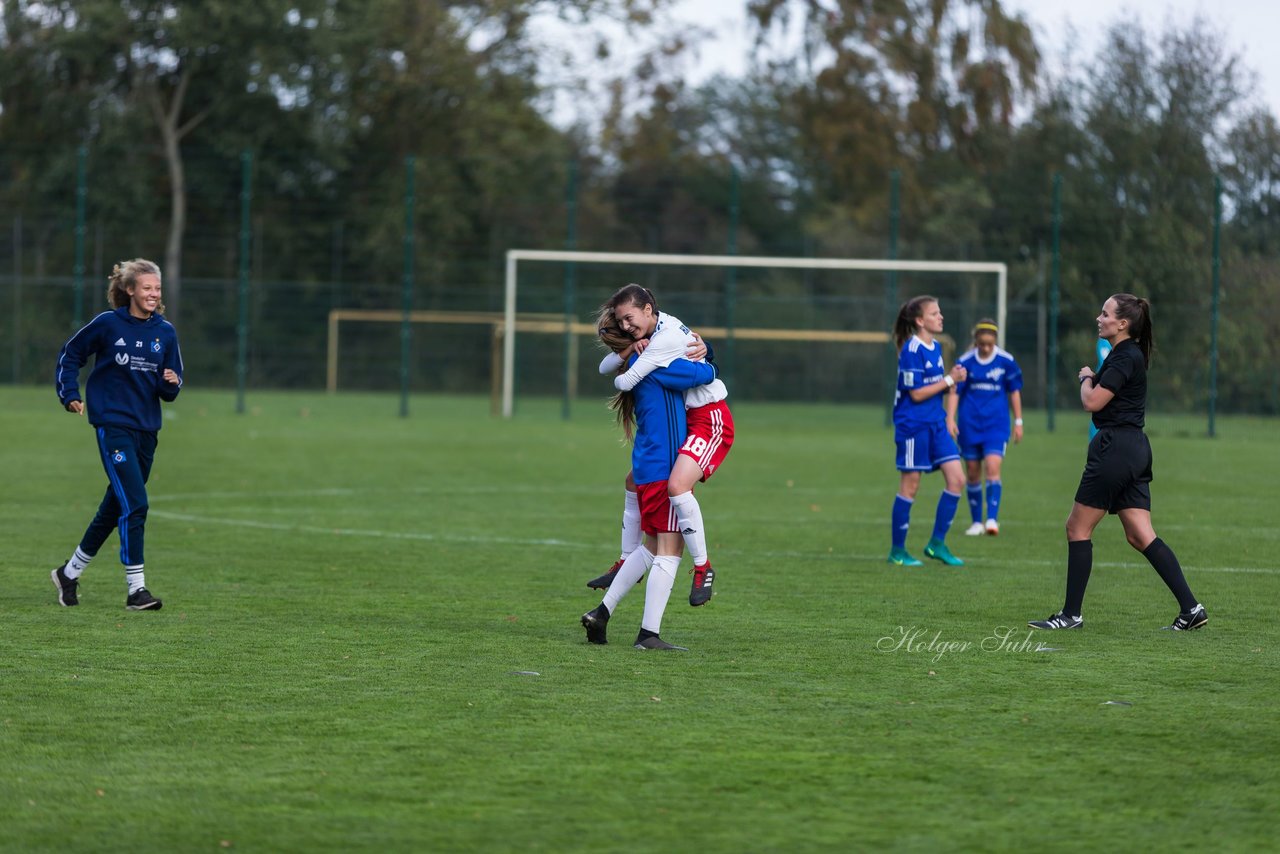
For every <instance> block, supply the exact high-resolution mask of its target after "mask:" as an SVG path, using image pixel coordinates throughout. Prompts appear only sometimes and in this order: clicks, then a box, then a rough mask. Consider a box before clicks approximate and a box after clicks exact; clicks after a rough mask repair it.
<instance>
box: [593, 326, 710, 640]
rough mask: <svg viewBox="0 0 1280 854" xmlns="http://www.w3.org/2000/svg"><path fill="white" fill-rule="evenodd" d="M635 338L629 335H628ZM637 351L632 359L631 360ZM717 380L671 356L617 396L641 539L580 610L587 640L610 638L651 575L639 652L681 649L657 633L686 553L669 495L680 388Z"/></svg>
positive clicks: (682, 419) (681, 421) (617, 341)
mask: <svg viewBox="0 0 1280 854" xmlns="http://www.w3.org/2000/svg"><path fill="white" fill-rule="evenodd" d="M608 333H609V330H608V329H606V330H605V331H604V332H602V334H601V338H602V340H605V342H606V343H609V344H611V346H613V347H615V348H616V349H618V350H622V349H623V348H625V347H626V346H627V344H626V343H625V338H624V337H622V336H616V335H610V334H608ZM625 337H626V338H631V339H633V340H634V334H631V335H627V336H625ZM635 358H636V357H635V356H633V357H632V360H631V364H634V360H635ZM715 378H716V372H715V367H714V366H713V365H712V364H710V363H706V362H691V361H689V360H688V359H684V358H676V359H674V360H672V361H671V362H670V363H669V364H667V365H665V366H663V367H655V368H653V369H652V370H650V371H649V372H648V373H647V374H646V375H645V376H644V377H643V378H642V379H640V380H639V381H638V382H637V383H636V384H635V385H634V386H632V388H631V390H630V391H620V392H618V393H617V394H616V395H615V396H614V400H613V407H614V409H615V410H616V411H617V413H618V420H619V423H620V424H621V425H622V427H623V429H624V430H625V432H626V434H627V436H628V438H631V437H632V436H633V430H634V441H633V446H632V452H631V476H632V479H633V480H634V482H635V485H636V494H637V499H638V505H639V507H638V509H639V514H640V525H641V528H642V530H643V532H644V534H645V541H644V543H643V544H641V545H640V546H639V547H637V548H636V549H635V550H634V551H632V552H631V553H630V554H629V555H628V556H627V557H626V559H625V560H624V561H623V563H622V566H621V567H620V568H619V569H618V570H617V574H616V575H615V577H614V578H613V579H612V580H611V583H610V584H609V587H608V590H607V592H606V593H605V595H604V600H603V601H602V602H601V603H600V605H598V606H597V607H596V608H593V609H592V610H590V611H588V612H587V613H585V614H583V615H582V625H583V627H584V628H585V629H586V630H587V640H588V641H589V642H591V643H599V644H603V643H607V642H608V641H607V627H608V622H609V618H610V617H611V616H612V614H613V612H614V610H615V608H616V607H617V605H618V603H619V602H620V601H621V600H622V598H623V597H624V596H626V594H627V593H628V592H629V591H630V590H631V588H632V587H633V586H635V584H636V582H637V581H639V580H640V578H641V577H642V576H643V575H644V574H645V572H646V571H648V572H649V584H648V588H647V590H646V592H645V607H644V616H643V618H642V620H641V623H640V632H639V634H638V635H637V637H636V642H635V646H636V648H638V649H683V647H677V646H673V645H671V644H669V643H667V642H666V641H664V640H663V639H662V638H661V637H660V636H659V632H660V630H661V626H662V615H663V613H664V612H665V610H666V606H667V601H668V600H669V599H670V597H671V589H672V587H673V586H674V584H675V576H676V571H677V569H678V568H679V566H680V558H681V556H682V554H683V550H684V541H683V539H682V536H681V533H680V532H681V525H680V519H679V516H678V515H677V510H676V508H675V507H674V505H673V502H672V500H671V496H670V495H669V494H668V480H669V479H670V477H671V475H672V469H673V467H674V466H675V464H676V461H677V458H678V457H679V456H680V452H681V449H682V446H683V445H684V444H685V440H686V432H687V421H686V416H685V398H684V394H683V393H684V392H685V391H687V390H689V389H691V388H695V387H697V386H702V385H706V384H707V383H710V382H713V381H714V380H715Z"/></svg>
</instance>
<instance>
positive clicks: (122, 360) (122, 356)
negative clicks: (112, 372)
mask: <svg viewBox="0 0 1280 854" xmlns="http://www.w3.org/2000/svg"><path fill="white" fill-rule="evenodd" d="M116 364H117V365H127V364H129V354H128V353H116Z"/></svg>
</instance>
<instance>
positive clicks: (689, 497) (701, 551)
mask: <svg viewBox="0 0 1280 854" xmlns="http://www.w3.org/2000/svg"><path fill="white" fill-rule="evenodd" d="M671 507H672V509H674V510H675V511H676V519H677V520H678V521H679V522H680V534H681V535H682V536H683V537H684V544H685V547H686V548H688V549H689V554H690V556H691V557H693V565H694V566H702V565H703V564H704V563H706V562H707V534H706V531H704V530H703V527H702V507H701V506H699V504H698V499H696V498H694V497H693V492H691V491H690V492H682V493H680V494H679V495H673V496H671Z"/></svg>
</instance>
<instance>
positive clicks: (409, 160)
mask: <svg viewBox="0 0 1280 854" xmlns="http://www.w3.org/2000/svg"><path fill="white" fill-rule="evenodd" d="M413 172H414V159H413V155H412V154H410V155H409V156H408V157H406V158H405V159H404V276H403V279H402V282H401V288H402V291H401V315H400V417H401V418H407V417H409V343H410V340H411V330H412V324H411V314H412V312H413V207H414V200H413Z"/></svg>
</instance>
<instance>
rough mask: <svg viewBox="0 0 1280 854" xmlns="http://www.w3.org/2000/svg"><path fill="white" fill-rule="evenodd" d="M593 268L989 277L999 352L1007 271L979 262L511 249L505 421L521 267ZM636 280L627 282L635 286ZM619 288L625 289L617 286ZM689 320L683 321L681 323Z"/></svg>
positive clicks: (797, 333) (808, 334)
mask: <svg viewBox="0 0 1280 854" xmlns="http://www.w3.org/2000/svg"><path fill="white" fill-rule="evenodd" d="M547 263H553V264H573V265H575V266H576V265H579V264H584V265H586V264H595V265H615V266H616V265H631V266H633V267H637V268H642V267H650V266H666V267H704V268H705V267H719V268H722V269H724V270H725V271H726V273H728V272H729V271H736V270H747V269H751V268H757V269H769V268H772V269H774V270H806V271H831V272H837V273H838V272H850V273H852V272H855V271H858V272H864V273H877V272H882V273H941V274H947V273H952V274H984V275H994V276H995V280H996V287H995V291H996V293H995V319H996V323H997V325H998V326H999V329H1000V332H999V343H1000V345H1001V346H1004V332H1005V318H1006V313H1007V307H1008V267H1007V266H1006V265H1005V264H1003V263H998V262H980V261H899V260H891V259H886V258H879V259H866V258H776V257H763V256H752V255H671V254H661V253H643V252H578V251H570V250H553V249H511V250H508V251H507V256H506V278H505V303H504V312H503V320H502V332H501V337H502V368H501V374H502V394H501V398H502V415H503V417H505V418H510V417H511V416H512V414H513V412H514V409H515V379H516V333H517V331H519V326H518V324H519V321H518V319H517V312H516V306H517V303H516V296H517V289H518V286H519V281H520V270H521V265H525V266H528V265H531V264H547ZM638 278H640V277H639V276H635V277H633V278H632V279H631V280H636V279H638ZM619 284H620V285H621V284H625V281H620V282H619ZM683 319H685V320H689V318H687V317H686V318H683ZM697 328H698V329H699V331H700V332H702V333H703V334H704V335H707V336H708V337H719V336H720V335H723V336H725V337H726V338H727V339H728V340H729V341H730V342H732V341H734V340H743V341H749V340H766V341H797V342H806V341H826V342H848V343H883V342H887V341H888V340H889V332H888V330H885V329H874V330H868V329H827V330H815V329H798V328H761V327H757V326H749V325H726V326H723V327H709V326H708V327H703V326H697Z"/></svg>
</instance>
